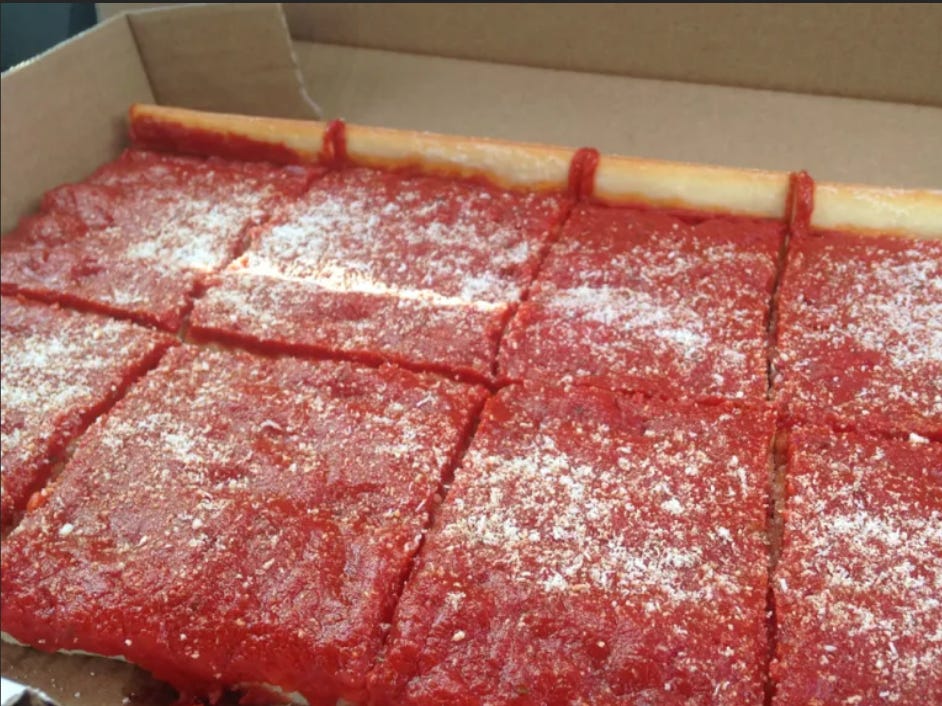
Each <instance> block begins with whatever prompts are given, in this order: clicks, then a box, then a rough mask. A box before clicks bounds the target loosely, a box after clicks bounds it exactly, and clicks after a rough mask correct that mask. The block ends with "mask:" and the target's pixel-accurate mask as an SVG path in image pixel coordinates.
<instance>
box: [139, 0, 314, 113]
mask: <svg viewBox="0 0 942 706" xmlns="http://www.w3.org/2000/svg"><path fill="white" fill-rule="evenodd" d="M127 17H128V21H129V22H130V24H131V29H132V30H133V32H134V37H135V39H136V40H137V45H138V49H139V51H140V54H141V60H142V61H143V63H144V67H145V69H146V71H147V75H148V77H149V78H150V85H151V89H152V90H153V93H154V98H155V99H156V101H157V102H158V103H162V104H164V105H179V106H185V107H187V108H197V109H202V110H213V111H220V112H227V113H241V114H245V115H269V116H274V117H280V118H317V117H319V116H320V111H319V110H318V108H317V106H316V105H315V103H314V102H313V101H312V100H311V99H310V98H309V97H308V96H307V93H306V92H305V88H304V81H303V79H302V77H301V73H300V70H299V69H298V66H297V61H296V60H295V56H294V48H293V46H292V43H291V36H290V34H289V33H288V28H287V26H286V24H285V17H284V14H283V13H282V11H281V6H280V5H278V4H262V3H247V4H244V5H222V6H213V5H189V6H184V7H177V8H172V9H154V10H148V11H144V12H138V13H134V14H131V15H128V16H127Z"/></svg>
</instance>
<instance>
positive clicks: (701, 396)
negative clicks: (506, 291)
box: [500, 205, 784, 401]
mask: <svg viewBox="0 0 942 706" xmlns="http://www.w3.org/2000/svg"><path fill="white" fill-rule="evenodd" d="M783 237H784V227H783V225H782V224H781V223H778V222H775V221H761V220H750V219H746V218H720V217H710V218H706V219H705V220H700V221H699V222H693V223H691V222H687V221H685V220H683V219H681V218H678V217H676V216H673V215H670V214H669V213H667V212H661V211H654V210H639V209H630V208H608V207H603V206H593V205H586V206H580V207H578V208H577V209H576V210H575V211H574V213H573V215H572V217H571V218H570V219H569V221H568V222H567V223H566V226H565V228H564V229H563V234H562V237H561V238H560V239H559V241H558V242H556V243H555V244H554V246H553V248H552V250H551V252H550V255H549V257H548V258H547V260H546V262H545V264H544V266H543V268H542V269H541V271H540V274H539V276H538V278H537V281H536V283H535V284H534V287H533V290H532V293H531V296H530V298H529V300H528V301H527V302H525V303H524V304H523V305H522V306H521V307H520V309H519V311H518V312H517V315H516V316H515V317H514V319H513V321H512V322H511V325H510V328H509V330H508V333H507V335H506V337H505V338H504V341H503V343H502V345H501V351H500V372H501V374H502V375H503V376H505V377H509V378H511V379H518V380H519V379H539V380H544V381H555V380H562V381H563V382H576V383H586V384H592V385H596V386H599V387H603V388H607V389H613V390H627V391H640V392H643V393H645V394H649V395H653V396H657V397H662V398H672V399H679V398H691V399H698V400H711V401H715V400H722V399H735V400H751V401H758V400H763V399H765V396H766V390H767V347H768V336H767V324H768V318H769V310H770V298H771V295H772V290H773V286H774V282H775V275H776V267H777V261H778V255H779V249H780V247H781V245H782V242H783Z"/></svg>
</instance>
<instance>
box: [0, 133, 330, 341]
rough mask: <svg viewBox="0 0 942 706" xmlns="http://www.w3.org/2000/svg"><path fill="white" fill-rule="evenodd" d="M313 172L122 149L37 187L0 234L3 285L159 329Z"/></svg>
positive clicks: (173, 324)
mask: <svg viewBox="0 0 942 706" xmlns="http://www.w3.org/2000/svg"><path fill="white" fill-rule="evenodd" d="M319 173H320V170H318V169H315V168H309V167H275V166H272V165H267V164H261V163H240V162H228V161H224V160H219V159H214V158H210V159H197V158H193V157H179V156H173V155H164V154H158V153H155V152H146V151H140V150H129V151H127V152H125V153H124V155H123V156H122V157H121V158H120V159H118V160H116V161H114V162H111V163H109V164H107V165H105V166H104V167H102V168H101V169H99V170H98V171H97V172H96V173H95V174H93V175H92V176H91V177H90V178H89V179H86V180H85V181H84V182H82V183H79V184H67V185H65V186H61V187H58V188H56V189H53V190H52V191H50V192H48V193H47V194H45V196H44V197H43V200H42V205H41V209H40V212H39V213H38V214H36V215H34V216H30V217H28V218H26V219H24V220H23V221H21V223H20V224H19V226H18V227H17V228H16V229H15V230H14V231H13V232H11V233H10V234H9V235H7V236H5V237H4V238H3V241H2V248H3V258H2V265H0V268H2V282H3V284H2V291H3V293H4V294H11V293H23V294H27V295H29V296H32V297H36V298H41V299H45V300H48V301H53V302H61V303H65V304H70V305H74V306H78V307H80V308H86V309H91V310H93V311H99V312H103V313H109V314H118V315H123V316H128V317H130V318H133V319H135V320H137V321H140V322H143V323H149V324H154V325H157V326H160V327H162V328H165V329H167V330H175V329H177V328H178V327H179V325H180V322H181V318H182V315H183V313H184V311H185V310H186V308H187V307H188V305H189V302H190V299H191V297H192V296H193V294H194V293H195V292H196V290H197V289H198V287H199V286H200V285H201V283H202V281H203V278H204V277H205V276H206V274H208V273H210V272H214V271H215V270H218V269H220V268H221V267H223V266H225V265H226V264H227V263H228V262H229V261H230V260H232V258H234V257H235V256H236V255H237V254H238V253H239V252H241V250H242V249H244V239H245V237H246V232H245V231H246V229H247V228H248V227H249V226H251V225H255V224H259V223H263V222H264V221H266V220H267V218H268V216H269V214H270V211H271V209H272V208H274V207H275V205H276V204H278V203H280V202H281V201H283V200H285V199H291V198H295V197H297V196H298V195H299V194H301V193H303V191H304V190H305V189H306V188H307V186H308V184H309V183H310V181H311V180H312V179H313V178H315V177H316V176H317V175H318V174H319Z"/></svg>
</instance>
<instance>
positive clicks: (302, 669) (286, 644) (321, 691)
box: [0, 347, 485, 704]
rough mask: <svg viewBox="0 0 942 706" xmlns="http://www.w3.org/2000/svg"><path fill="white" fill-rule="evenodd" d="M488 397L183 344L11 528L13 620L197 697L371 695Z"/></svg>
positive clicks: (23, 632) (415, 379) (51, 642)
mask: <svg viewBox="0 0 942 706" xmlns="http://www.w3.org/2000/svg"><path fill="white" fill-rule="evenodd" d="M484 394H485V393H484V392H483V391H482V390H481V389H479V388H474V387H468V386H464V385H461V384H459V383H454V382H451V381H448V380H445V379H443V378H439V377H437V376H433V375H425V376H422V375H416V374H412V373H407V372H404V371H402V370H399V369H397V368H394V367H392V366H386V367H383V368H379V369H369V368H362V367H358V366H354V365H351V364H348V363H320V364H313V363H306V362H300V361H297V360H293V359H289V358H282V359H266V358H258V357H255V356H251V355H249V354H246V353H237V354H231V353H226V352H222V351H216V350H211V349H202V350H200V349H196V348H191V347H180V348H177V349H175V350H173V351H172V352H170V353H169V354H168V355H167V356H165V358H164V360H163V361H162V362H161V364H160V366H159V367H158V368H157V369H156V370H155V371H154V372H153V373H151V374H150V375H148V376H147V377H145V378H144V379H143V381H142V382H141V383H139V384H138V385H136V386H135V387H134V388H132V390H131V392H130V393H129V394H128V396H127V397H125V398H124V399H123V400H122V401H121V402H120V403H119V404H118V405H116V406H115V408H114V410H113V411H112V412H111V413H110V414H109V415H108V416H107V417H105V418H104V420H103V422H101V423H98V424H96V425H94V426H93V427H92V428H91V429H90V430H89V431H88V432H87V433H86V435H85V436H84V437H83V438H82V440H81V441H80V443H79V444H78V447H77V450H76V452H75V455H74V456H73V458H72V459H71V461H70V462H69V463H68V465H67V466H66V467H65V469H64V470H63V472H62V474H61V476H60V477H59V480H58V481H57V484H56V487H55V489H54V491H53V492H52V493H51V494H50V496H49V499H48V500H47V501H46V503H45V504H43V505H42V506H41V507H39V508H38V509H36V510H34V511H32V512H30V513H28V514H27V515H26V518H25V519H24V521H23V522H22V523H21V524H20V525H19V526H18V527H17V528H16V529H15V530H14V531H13V532H12V533H11V534H10V535H9V537H8V538H7V540H6V542H5V545H4V550H3V556H2V591H0V594H2V626H3V630H4V631H5V632H7V633H8V634H10V635H12V636H13V637H14V638H16V639H18V640H20V641H22V642H26V643H29V644H31V645H33V646H35V647H38V648H39V649H44V650H50V651H54V650H60V649H68V650H76V649H77V650H84V651H87V652H93V653H97V654H103V655H111V656H122V657H124V658H125V659H127V660H128V661H130V662H133V663H135V664H138V665H140V666H142V667H144V668H145V669H147V670H149V671H151V672H152V673H153V674H154V675H155V676H156V677H157V678H159V679H162V680H165V681H167V682H169V683H170V684H172V685H175V686H176V687H178V688H179V689H180V690H181V691H183V692H185V693H187V694H190V695H200V696H206V695H208V696H212V695H214V694H218V693H220V692H221V691H222V690H223V689H226V688H235V689H239V688H250V687H251V686H252V685H258V684H268V685H273V687H277V688H278V689H280V690H281V691H282V692H284V693H289V694H290V693H295V692H297V693H300V694H301V695H303V696H304V697H305V698H306V699H307V700H308V701H309V702H310V703H312V704H333V703H334V702H335V701H336V699H337V698H339V697H345V698H348V699H351V700H356V699H358V698H360V697H361V696H362V691H363V689H364V679H365V677H366V672H367V670H368V668H369V667H370V665H371V664H372V661H373V659H374V657H375V654H376V652H377V650H378V649H379V647H380V644H381V641H382V639H383V635H384V630H385V628H384V623H385V622H386V621H388V619H389V614H390V613H391V611H392V606H393V601H394V599H395V596H396V594H397V593H398V590H399V586H400V583H401V581H402V578H403V576H404V574H405V571H406V569H407V567H408V565H409V562H410V560H411V556H412V554H413V553H414V552H415V550H416V549H417V547H418V544H419V540H420V538H421V536H422V532H423V530H424V527H425V525H426V523H427V521H428V513H429V510H430V508H431V506H432V505H433V504H434V502H436V495H437V493H438V491H439V486H440V484H441V482H442V476H443V473H444V472H445V471H446V470H447V468H448V467H449V464H451V463H453V462H454V455H455V454H456V450H457V449H458V448H459V446H460V444H461V443H463V437H464V436H465V435H466V434H467V432H468V429H469V427H470V424H471V419H472V417H473V414H474V410H475V409H476V408H477V407H478V406H479V405H480V403H481V401H482V400H483V396H484ZM37 616H43V617H42V619H37ZM386 627H388V626H386ZM273 698H274V697H273Z"/></svg>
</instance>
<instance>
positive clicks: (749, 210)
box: [593, 155, 789, 218]
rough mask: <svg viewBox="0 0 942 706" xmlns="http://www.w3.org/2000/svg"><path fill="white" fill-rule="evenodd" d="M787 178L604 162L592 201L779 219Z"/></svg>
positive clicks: (638, 161) (679, 165)
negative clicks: (645, 204)
mask: <svg viewBox="0 0 942 706" xmlns="http://www.w3.org/2000/svg"><path fill="white" fill-rule="evenodd" d="M788 181H789V175H788V174H786V173H785V172H766V171H758V170H750V169H733V168H730V167H713V166H707V165H701V164H686V163H683V162H662V161H657V160H649V159H635V158H631V157H613V156H607V155H605V156H603V157H602V158H601V159H600V160H599V166H598V169H597V170H596V173H595V190H594V192H593V197H594V198H596V199H598V200H600V201H602V202H604V203H612V204H617V203H638V202H641V203H650V204H652V205H656V206H666V207H671V208H689V209H694V210H698V211H724V212H728V213H735V214H741V215H747V216H762V217H768V218H784V217H785V211H786V203H787V201H788Z"/></svg>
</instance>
